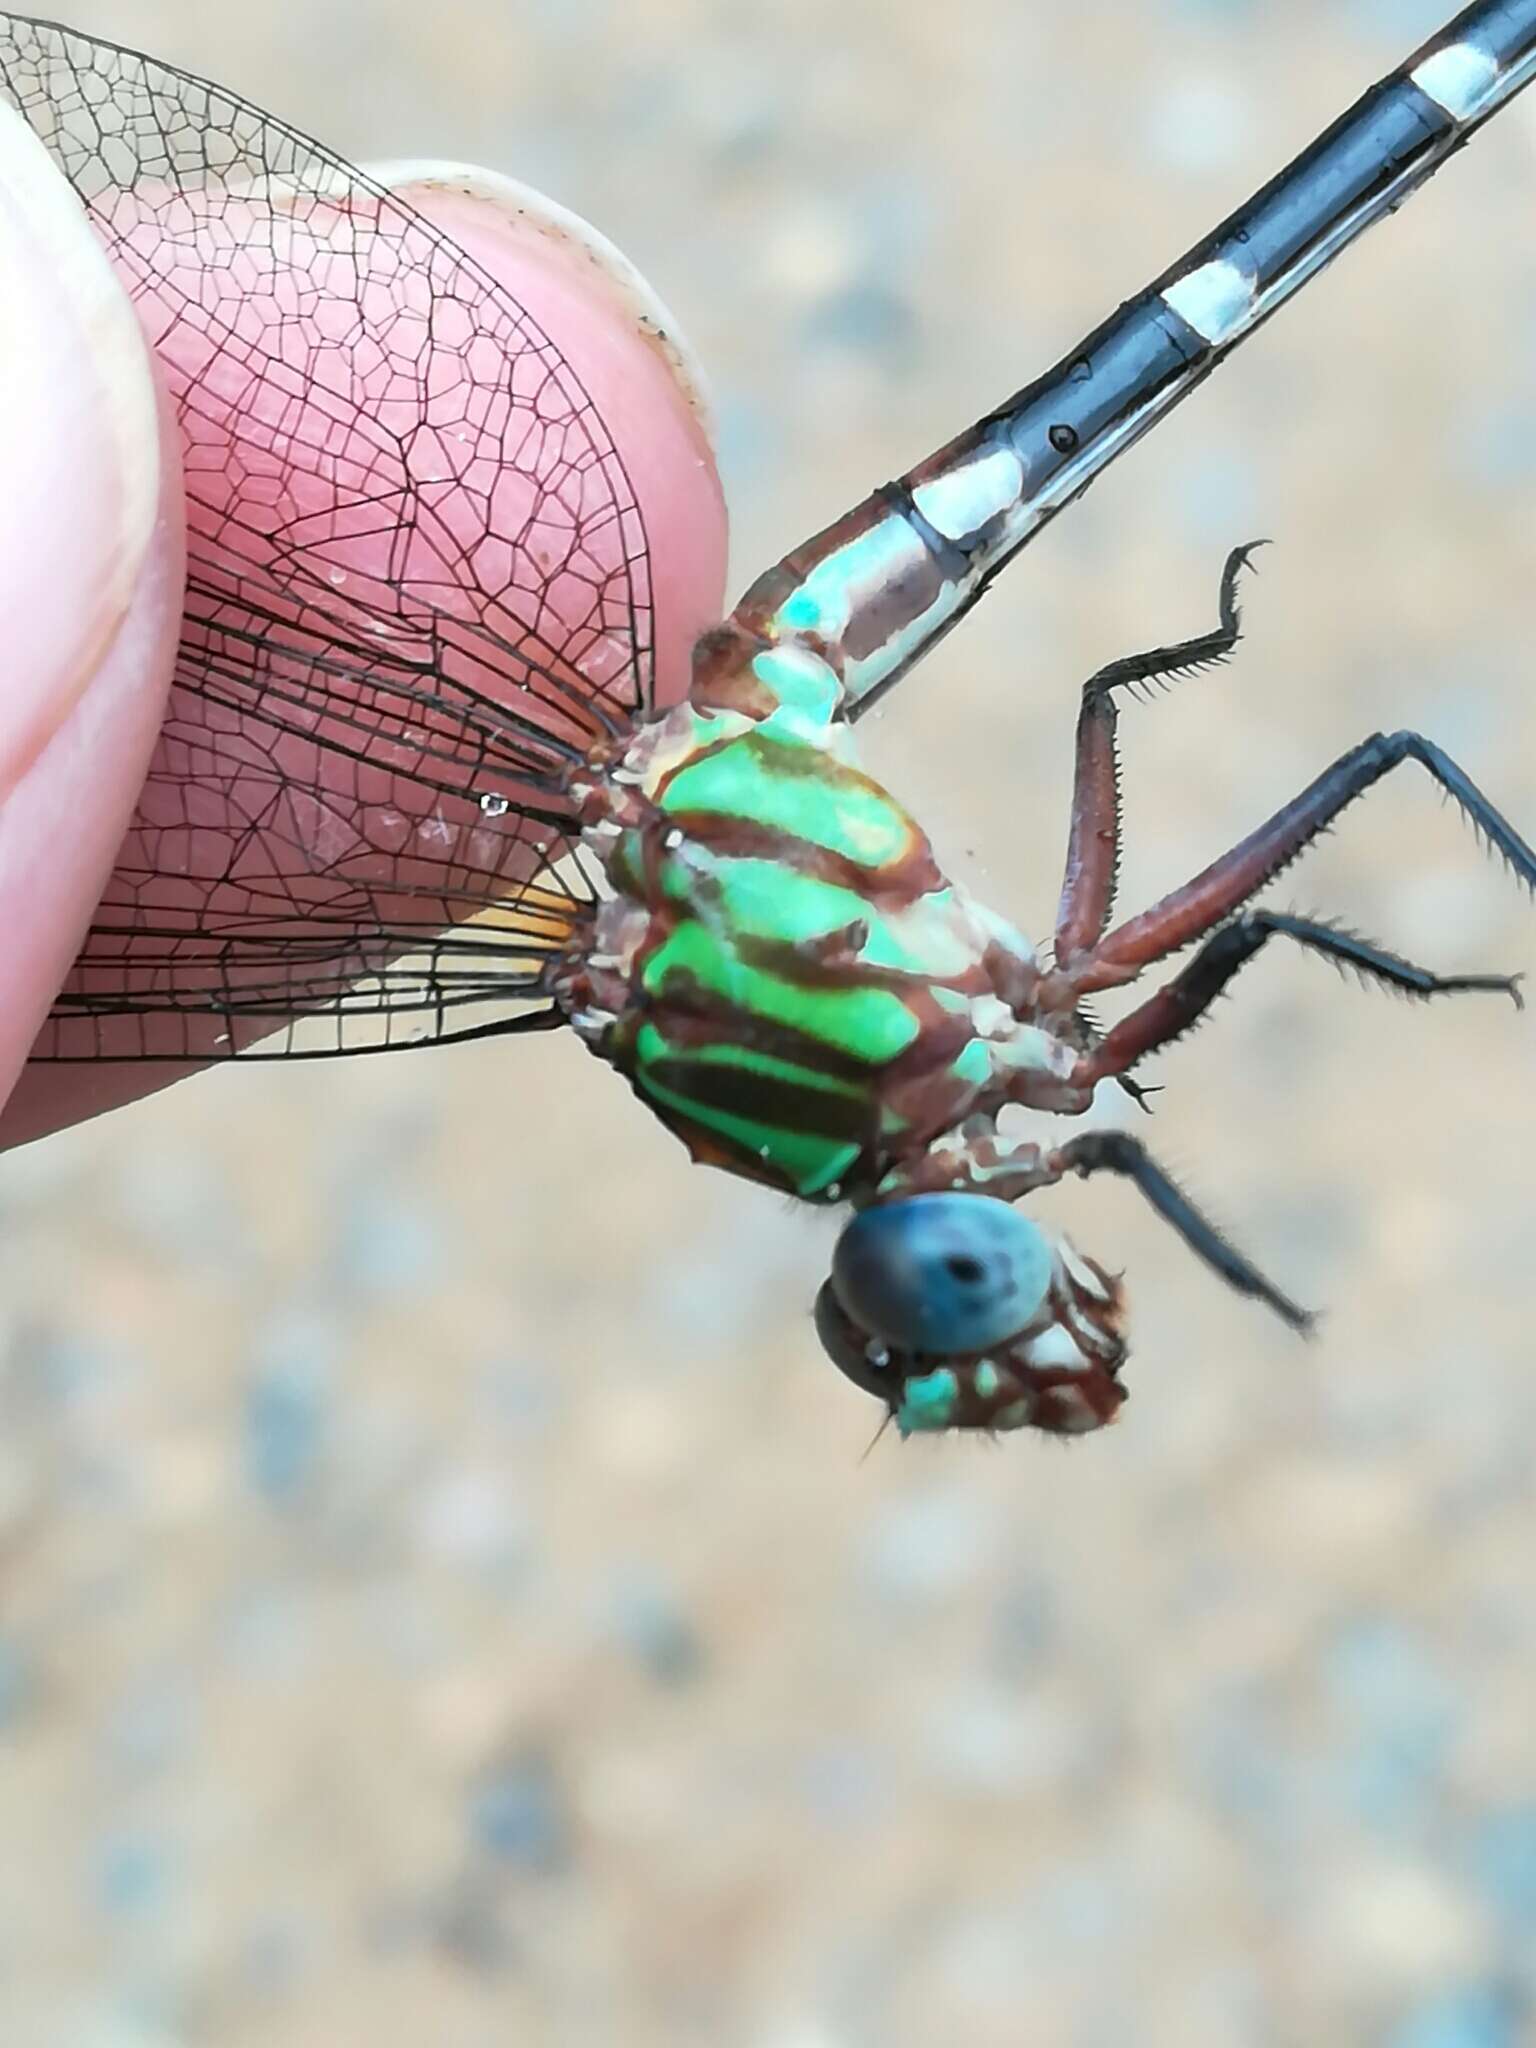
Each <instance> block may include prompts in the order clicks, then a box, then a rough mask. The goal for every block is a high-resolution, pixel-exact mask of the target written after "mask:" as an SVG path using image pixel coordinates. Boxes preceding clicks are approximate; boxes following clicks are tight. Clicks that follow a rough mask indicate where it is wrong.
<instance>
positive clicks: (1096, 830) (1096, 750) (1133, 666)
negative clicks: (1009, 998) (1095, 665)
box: [1056, 540, 1269, 967]
mask: <svg viewBox="0 0 1536 2048" xmlns="http://www.w3.org/2000/svg"><path fill="white" fill-rule="evenodd" d="M1268 545H1269V543H1268V542H1267V541H1262V540H1251V541H1249V542H1247V543H1246V545H1244V546H1243V547H1240V548H1234V549H1233V550H1232V552H1231V554H1230V555H1228V557H1227V559H1226V563H1225V565H1224V567H1223V569H1222V572H1221V589H1220V592H1219V594H1218V598H1217V605H1218V610H1219V614H1220V624H1219V625H1217V626H1216V627H1215V628H1214V630H1213V631H1211V632H1209V633H1198V634H1196V635H1195V636H1194V637H1193V638H1192V639H1189V640H1180V641H1177V642H1175V644H1174V645H1173V646H1171V647H1150V648H1148V649H1147V651H1146V652H1145V653H1144V654H1127V655H1124V656H1122V657H1121V659H1120V660H1119V661H1112V662H1110V663H1109V665H1108V666H1107V667H1106V668H1101V669H1100V670H1099V671H1098V673H1097V674H1096V675H1091V676H1090V677H1089V678H1088V680H1087V682H1086V683H1084V685H1083V701H1082V708H1081V710H1080V711H1079V712H1078V715H1077V768H1076V774H1075V777H1074V782H1073V790H1072V825H1071V830H1070V833H1069V834H1068V838H1067V864H1066V872H1065V874H1064V875H1063V877H1062V884H1061V902H1060V905H1059V907H1058V909H1057V912H1056V964H1057V966H1058V967H1065V966H1067V965H1069V964H1070V963H1071V962H1073V961H1075V960H1076V959H1077V958H1078V957H1079V956H1080V955H1082V954H1083V953H1085V952H1087V950H1088V949H1089V947H1091V946H1092V945H1094V944H1095V942H1096V941H1097V940H1098V939H1099V938H1100V937H1102V935H1103V931H1104V927H1105V926H1106V925H1107V924H1108V922H1109V914H1110V911H1111V909H1112V908H1113V907H1114V898H1115V878H1116V875H1117V873H1118V870H1119V866H1120V768H1119V761H1118V757H1117V754H1116V747H1115V727H1116V725H1117V723H1118V720H1119V710H1118V707H1117V705H1116V703H1115V696H1114V693H1115V691H1116V690H1120V689H1134V688H1135V686H1136V685H1137V684H1138V683H1156V682H1167V681H1171V680H1172V679H1173V678H1174V677H1176V676H1182V675H1188V674H1189V673H1190V672H1191V671H1192V670H1194V669H1199V668H1207V667H1209V666H1211V665H1212V664H1213V663H1215V662H1219V661H1225V660H1226V658H1227V656H1228V655H1229V654H1230V653H1231V652H1232V650H1233V648H1234V647H1235V646H1236V645H1237V643H1238V640H1239V639H1240V637H1241V623H1242V618H1241V613H1240V612H1239V609H1238V603H1237V579H1238V577H1239V575H1240V574H1241V573H1242V571H1243V570H1244V569H1245V568H1247V567H1248V566H1249V564H1250V561H1251V558H1252V555H1253V551H1254V549H1255V548H1262V547H1267V546H1268Z"/></svg>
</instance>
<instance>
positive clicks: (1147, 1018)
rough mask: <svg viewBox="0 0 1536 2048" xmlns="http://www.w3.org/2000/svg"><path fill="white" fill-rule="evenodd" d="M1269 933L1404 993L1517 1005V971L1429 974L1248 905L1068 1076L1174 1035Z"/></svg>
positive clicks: (1111, 1072) (1104, 1072) (1104, 1066)
mask: <svg viewBox="0 0 1536 2048" xmlns="http://www.w3.org/2000/svg"><path fill="white" fill-rule="evenodd" d="M1277 935H1278V936H1279V937H1282V938H1287V939H1294V940H1295V941H1296V942H1297V944H1298V945H1301V946H1305V947H1306V948H1307V949H1308V951H1309V952H1313V953H1320V954H1321V955H1322V956H1323V958H1324V959H1326V960H1332V961H1333V962H1334V963H1335V964H1336V965H1337V966H1339V967H1347V968H1352V969H1353V970H1354V971H1355V972H1356V973H1357V974H1359V975H1361V976H1362V977H1364V976H1369V977H1370V978H1371V979H1372V980H1375V981H1380V982H1384V983H1385V984H1386V985H1387V986H1388V987H1389V988H1395V989H1399V990H1401V991H1402V993H1403V994H1404V995H1410V996H1422V997H1429V996H1440V995H1460V994H1463V993H1466V992H1468V991H1471V990H1484V991H1492V992H1494V993H1496V994H1499V995H1506V996H1509V997H1511V998H1512V999H1513V1001H1514V1003H1515V1005H1516V1007H1517V1008H1523V1007H1524V1005H1523V1003H1522V1001H1521V996H1520V976H1519V975H1517V974H1452V975H1440V974H1432V973H1431V972H1430V970H1429V969H1428V968H1427V967H1417V966H1415V965H1414V963H1413V962H1412V961H1411V960H1403V959H1400V958H1399V956H1398V955H1397V954H1396V953H1389V952H1387V951H1386V950H1385V948H1384V947H1381V946H1375V945H1372V944H1371V942H1370V941H1369V940H1368V939H1362V938H1357V937H1356V935H1355V934H1354V933H1353V932H1348V931H1341V930H1339V929H1338V928H1337V927H1335V926H1333V925H1328V924H1319V923H1318V922H1317V921H1316V920H1315V919H1313V918H1309V917H1291V916H1289V915H1287V914H1286V913H1284V912H1281V911H1277V910H1250V911H1247V912H1245V913H1244V914H1243V915H1242V916H1240V917H1235V918H1234V919H1233V920H1232V922H1231V923H1230V924H1224V925H1222V926H1221V927H1220V928H1219V929H1218V930H1217V931H1214V932H1213V933H1212V934H1211V936H1210V937H1209V938H1208V939H1207V940H1206V942H1205V944H1204V945H1203V946H1202V947H1201V948H1200V951H1199V952H1198V953H1197V954H1196V955H1195V957H1194V959H1193V960H1191V961H1190V962H1189V964H1188V966H1187V967H1184V968H1182V969H1181V970H1180V972H1179V973H1178V974H1177V975H1175V976H1174V978H1173V980H1172V981H1170V982H1169V983H1168V985H1167V987H1166V988H1161V989H1159V990H1158V992H1157V994H1156V995H1154V996H1151V997H1149V998H1148V1000H1147V1001H1146V1002H1144V1003H1141V1004H1139V1005H1138V1006H1137V1008H1136V1009H1134V1010H1132V1011H1131V1013H1130V1015H1129V1016H1126V1017H1122V1018H1121V1019H1120V1022H1119V1023H1118V1024H1116V1025H1114V1026H1113V1027H1112V1028H1111V1029H1110V1030H1109V1031H1107V1032H1106V1033H1105V1034H1104V1036H1103V1038H1101V1039H1100V1040H1099V1043H1098V1044H1097V1045H1096V1046H1095V1047H1094V1049H1093V1050H1092V1052H1089V1053H1085V1054H1084V1056H1083V1060H1082V1063H1081V1067H1080V1069H1079V1072H1078V1074H1077V1075H1075V1076H1074V1077H1073V1078H1074V1080H1080V1081H1082V1082H1083V1083H1084V1084H1085V1085H1087V1086H1092V1084H1093V1083H1094V1082H1096V1081H1103V1080H1108V1079H1109V1078H1110V1077H1111V1076H1113V1077H1114V1078H1116V1079H1119V1078H1120V1077H1121V1076H1122V1075H1123V1074H1124V1073H1125V1071H1126V1069H1127V1068H1129V1067H1133V1066H1134V1065H1135V1064H1136V1062H1137V1061H1138V1060H1140V1059H1144V1058H1145V1057H1146V1055H1147V1054H1148V1053H1149V1052H1153V1051H1155V1050H1156V1049H1157V1048H1158V1047H1159V1046H1163V1045H1169V1044H1171V1043H1172V1041H1173V1040H1174V1039H1176V1038H1179V1037H1181V1036H1182V1035H1183V1033H1184V1032H1186V1031H1188V1030H1189V1029H1190V1027H1191V1026H1192V1025H1193V1024H1196V1023H1198V1021H1199V1020H1200V1018H1201V1017H1203V1016H1204V1014H1205V1012H1206V1011H1207V1010H1208V1009H1209V1008H1210V1006H1211V1004H1212V1003H1213V1002H1215V1000H1216V998H1217V997H1218V996H1219V995H1220V994H1221V993H1222V991H1223V990H1224V989H1225V987H1226V986H1227V983H1228V982H1229V981H1231V979H1232V977H1233V975H1235V974H1236V973H1237V971H1238V969H1239V968H1241V967H1244V966H1246V965H1247V963H1248V962H1249V961H1250V960H1251V959H1252V958H1253V956H1254V954H1255V953H1257V952H1258V951H1259V949H1260V948H1261V947H1262V946H1263V945H1264V944H1265V943H1266V942H1267V941H1268V940H1269V939H1272V938H1274V937H1276V936H1277Z"/></svg>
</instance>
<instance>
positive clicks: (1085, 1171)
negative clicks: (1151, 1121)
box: [1050, 1131, 1314, 1333]
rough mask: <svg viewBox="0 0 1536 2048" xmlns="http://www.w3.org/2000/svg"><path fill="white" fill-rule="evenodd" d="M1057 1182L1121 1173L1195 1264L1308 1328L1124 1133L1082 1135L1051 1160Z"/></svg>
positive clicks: (1303, 1314) (1305, 1318) (1299, 1312)
mask: <svg viewBox="0 0 1536 2048" xmlns="http://www.w3.org/2000/svg"><path fill="white" fill-rule="evenodd" d="M1050 1163H1051V1166H1052V1167H1053V1168H1054V1169H1055V1170H1056V1173H1057V1175H1058V1177H1059V1176H1061V1175H1065V1174H1068V1173H1076V1174H1080V1175H1082V1176H1083V1177H1084V1178H1085V1179H1086V1177H1087V1176H1088V1175H1089V1174H1091V1173H1119V1174H1123V1175H1124V1176H1125V1178H1126V1179H1127V1180H1131V1181H1134V1182H1135V1184H1136V1186H1137V1187H1138V1188H1140V1190H1141V1192H1142V1194H1143V1195H1145V1196H1146V1198H1147V1200H1148V1201H1149V1202H1150V1203H1151V1205H1152V1207H1153V1208H1154V1209H1155V1210H1156V1211H1157V1213H1158V1215H1159V1216H1161V1217H1162V1218H1163V1220H1164V1222H1166V1223H1171V1224H1172V1225H1173V1227H1174V1229H1175V1230H1176V1231H1177V1232H1178V1233H1179V1235H1180V1237H1182V1238H1183V1240H1184V1242H1185V1243H1186V1244H1187V1245H1188V1246H1189V1248H1190V1250H1191V1251H1192V1252H1193V1253H1194V1254H1195V1257H1196V1258H1197V1259H1202V1260H1203V1261H1204V1262H1205V1264H1206V1265H1207V1266H1209V1267H1210V1269H1211V1271H1212V1272H1213V1273H1217V1274H1219V1275H1220V1276H1221V1278H1222V1279H1223V1280H1225V1281H1226V1283H1227V1285H1228V1286H1229V1287H1233V1288H1235V1289H1236V1290H1237V1292H1238V1293H1239V1294H1246V1295H1249V1296H1250V1297H1252V1298H1253V1299H1254V1300H1257V1301H1264V1302H1268V1304H1269V1306H1270V1307H1271V1308H1272V1309H1273V1310H1274V1311H1275V1313H1276V1314H1277V1315H1278V1316H1280V1317H1282V1318H1283V1319H1284V1321H1286V1322H1287V1323H1289V1324H1290V1326H1291V1328H1292V1329H1293V1330H1300V1331H1302V1332H1303V1333H1305V1332H1307V1331H1309V1330H1310V1329H1311V1327H1312V1324H1313V1321H1314V1317H1313V1315H1312V1313H1311V1311H1310V1310H1308V1309H1304V1308H1298V1307H1297V1305H1296V1303H1295V1302H1294V1301H1292V1300H1291V1299H1290V1297H1289V1296H1288V1295H1285V1294H1282V1293H1281V1292H1280V1289H1279V1288H1278V1287H1276V1286H1275V1285H1274V1284H1273V1282H1271V1281H1269V1280H1266V1279H1265V1277H1264V1275H1263V1274H1262V1273H1261V1272H1260V1271H1259V1269H1258V1267H1257V1266H1254V1265H1251V1264H1250V1263H1249V1261H1248V1260H1247V1259H1245V1258H1244V1257H1243V1255H1242V1253H1241V1252H1240V1251H1238V1249H1237V1247H1236V1246H1235V1245H1233V1244H1230V1243H1229V1242H1228V1241H1227V1239H1226V1238H1225V1237H1223V1236H1222V1234H1221V1232H1220V1231H1219V1230H1218V1229H1217V1228H1216V1226H1215V1224H1214V1223H1212V1222H1211V1221H1210V1220H1209V1218H1208V1217H1205V1216H1202V1215H1201V1213H1200V1211H1199V1210H1198V1209H1197V1208H1196V1207H1195V1205H1194V1203H1193V1202H1192V1201H1191V1200H1190V1199H1189V1197H1188V1195H1186V1194H1185V1193H1184V1191H1183V1189H1182V1188H1181V1187H1179V1186H1178V1184H1177V1182H1175V1181H1174V1180H1172V1179H1170V1177H1169V1176H1168V1175H1167V1174H1166V1173H1165V1172H1164V1171H1163V1169H1162V1168H1161V1167H1160V1166H1159V1165H1158V1164H1157V1162H1156V1160H1154V1159H1153V1158H1152V1157H1151V1156H1150V1155H1149V1153H1148V1152H1147V1149H1146V1147H1145V1146H1144V1145H1143V1144H1142V1143H1141V1141H1140V1140H1139V1139H1137V1138H1133V1137H1131V1136H1130V1135H1129V1133H1127V1132H1125V1131H1085V1132H1084V1133H1083V1135H1082V1136H1081V1137H1078V1138H1070V1139H1068V1141H1067V1143H1066V1144H1065V1145H1063V1146H1061V1147H1060V1149H1059V1150H1058V1151H1056V1152H1053V1153H1052V1154H1051V1158H1050Z"/></svg>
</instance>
